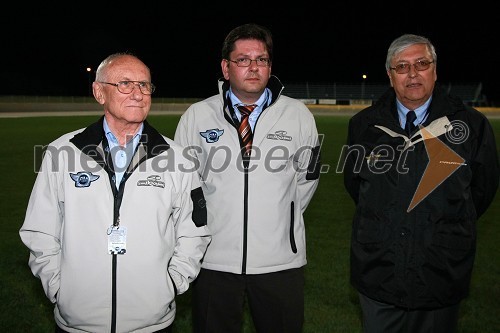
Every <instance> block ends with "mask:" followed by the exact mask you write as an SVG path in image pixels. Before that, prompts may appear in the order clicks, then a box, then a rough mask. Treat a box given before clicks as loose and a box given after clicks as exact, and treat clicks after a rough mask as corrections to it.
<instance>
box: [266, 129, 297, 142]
mask: <svg viewBox="0 0 500 333" xmlns="http://www.w3.org/2000/svg"><path fill="white" fill-rule="evenodd" d="M266 138H267V139H270V140H283V141H292V137H291V136H290V135H286V131H284V130H280V131H276V132H274V133H269V134H268V135H267V136H266Z"/></svg>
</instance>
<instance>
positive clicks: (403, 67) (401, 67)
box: [389, 60, 434, 74]
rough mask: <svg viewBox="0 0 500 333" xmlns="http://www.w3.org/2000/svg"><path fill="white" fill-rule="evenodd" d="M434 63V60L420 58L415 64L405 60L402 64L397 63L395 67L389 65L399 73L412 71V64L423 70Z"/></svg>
mask: <svg viewBox="0 0 500 333" xmlns="http://www.w3.org/2000/svg"><path fill="white" fill-rule="evenodd" d="M432 63H434V61H429V60H419V61H417V62H416V63H414V64H409V63H407V62H403V63H401V64H397V65H396V66H395V67H389V68H390V69H392V70H394V71H395V72H396V73H398V74H406V73H408V72H409V71H410V68H411V66H413V67H415V70H417V71H419V72H421V71H425V70H426V69H428V68H429V67H430V66H431V64H432Z"/></svg>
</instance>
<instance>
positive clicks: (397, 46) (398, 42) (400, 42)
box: [385, 34, 437, 71]
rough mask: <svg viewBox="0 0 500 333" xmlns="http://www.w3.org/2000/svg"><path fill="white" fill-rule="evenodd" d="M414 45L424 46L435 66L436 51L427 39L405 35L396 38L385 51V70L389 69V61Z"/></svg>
mask: <svg viewBox="0 0 500 333" xmlns="http://www.w3.org/2000/svg"><path fill="white" fill-rule="evenodd" d="M415 44H425V46H426V47H427V50H429V52H430V53H431V56H432V61H434V64H436V62H437V54H436V49H435V48H434V45H432V43H431V41H430V40H429V39H428V38H426V37H423V36H418V35H412V34H405V35H402V36H400V37H398V38H396V39H395V40H394V41H393V42H392V43H391V45H390V46H389V49H388V50H387V58H386V59H385V69H386V70H387V71H388V70H389V69H390V67H391V60H392V59H393V58H394V57H395V56H396V55H398V54H399V53H401V52H403V51H404V50H405V49H407V48H408V47H410V46H412V45H415Z"/></svg>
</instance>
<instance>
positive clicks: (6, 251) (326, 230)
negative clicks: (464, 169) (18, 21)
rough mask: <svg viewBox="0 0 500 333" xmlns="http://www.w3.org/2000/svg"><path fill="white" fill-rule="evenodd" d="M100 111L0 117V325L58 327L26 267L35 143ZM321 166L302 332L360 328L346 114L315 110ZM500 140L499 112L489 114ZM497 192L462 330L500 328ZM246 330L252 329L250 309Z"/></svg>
mask: <svg viewBox="0 0 500 333" xmlns="http://www.w3.org/2000/svg"><path fill="white" fill-rule="evenodd" d="M96 119H97V117H96V116H73V117H33V118H3V119H2V120H1V122H0V139H1V141H2V142H3V144H2V146H1V147H0V155H1V156H2V159H1V160H0V175H1V185H2V188H3V190H2V191H1V192H0V212H1V214H2V215H1V219H0V253H2V256H0V299H1V300H2V301H1V302H0V331H1V332H9V333H10V332H23V333H28V332H37V333H38V332H39V333H48V332H50V333H52V332H53V331H54V323H53V306H52V304H50V302H49V301H48V300H47V299H46V298H45V295H44V293H43V289H42V286H41V284H40V282H39V280H37V279H36V278H35V277H33V275H32V274H31V271H30V270H29V267H28V250H27V249H26V248H25V247H24V245H23V244H22V243H21V240H20V238H19V233H18V231H19V228H20V227H21V224H22V223H23V219H24V213H25V210H26V206H27V203H28V198H29V195H30V192H31V188H32V186H33V182H34V180H35V173H34V168H35V166H34V157H33V155H34V148H33V147H34V146H36V145H46V144H48V143H49V142H50V141H52V140H53V139H55V138H56V137H58V136H59V135H61V134H63V133H65V132H69V131H72V130H74V129H77V128H80V127H84V126H86V125H88V124H90V123H91V122H93V121H95V120H96ZM178 119H179V116H156V115H155V116H153V115H152V116H150V118H149V121H150V123H151V124H153V126H155V127H156V128H157V129H158V130H160V132H162V133H164V134H166V135H167V136H169V137H171V138H173V136H174V130H175V126H176V124H177V121H178ZM316 119H317V125H318V129H319V132H320V133H321V134H324V140H323V145H322V161H323V164H324V165H323V168H324V169H323V173H322V175H321V180H320V184H319V187H318V190H317V192H316V194H315V196H314V198H313V200H312V201H311V203H310V206H309V207H308V209H307V211H306V216H305V218H306V226H307V246H308V265H307V266H306V289H305V294H306V307H305V308H306V310H305V320H306V322H305V327H304V332H310V333H320V332H325V333H335V332H346V333H356V332H361V323H360V308H359V304H358V300H357V294H356V292H355V291H354V289H353V288H352V287H351V286H350V284H349V241H350V231H351V218H352V215H353V210H354V205H353V203H352V201H351V200H350V198H349V196H348V195H347V193H346V191H345V190H344V186H343V182H342V175H341V174H338V173H336V172H335V169H336V167H337V161H338V156H339V153H340V149H341V146H342V144H343V143H344V141H345V136H346V129H347V120H348V117H347V116H345V117H344V116H338V117H330V116H317V117H316ZM491 123H492V124H493V126H494V128H495V134H496V139H497V145H498V147H500V142H499V141H500V119H498V118H497V119H491ZM499 216H500V196H499V195H497V197H496V198H495V202H494V203H493V205H492V206H491V207H490V209H489V210H488V212H487V213H486V214H485V215H484V216H483V217H482V218H481V219H480V220H479V222H478V226H477V229H478V249H477V256H476V264H475V269H474V273H473V278H472V285H471V292H470V296H469V297H468V298H467V299H466V300H465V301H464V302H463V303H462V307H461V312H460V321H459V332H461V333H488V332H492V333H493V332H498V331H499V330H500V316H499V313H500V265H499V264H500V262H499V260H498V256H497V251H498V250H497V249H498V247H497V242H498V241H500V223H499V222H500V218H499ZM190 320H191V314H190V291H188V292H187V293H185V294H184V295H181V296H179V297H178V313H177V317H176V320H175V324H174V329H175V332H180V333H187V332H190V327H191V325H190ZM244 332H254V329H253V326H252V324H251V320H250V318H249V316H248V312H247V315H246V322H245V327H244Z"/></svg>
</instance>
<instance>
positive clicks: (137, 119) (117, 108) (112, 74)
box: [92, 55, 151, 126]
mask: <svg viewBox="0 0 500 333" xmlns="http://www.w3.org/2000/svg"><path fill="white" fill-rule="evenodd" d="M119 81H148V82H151V76H150V73H149V69H148V68H147V67H146V65H144V63H142V62H141V61H140V60H138V59H137V58H135V57H132V56H128V55H127V56H122V57H119V58H116V59H114V60H113V61H112V62H111V63H110V64H109V66H108V67H107V69H106V82H110V83H117V82H119ZM92 87H93V91H94V97H95V98H96V100H97V101H98V102H99V103H100V104H102V105H103V106H104V115H105V117H106V120H107V121H108V123H109V124H110V126H113V125H116V126H128V125H137V124H140V123H141V122H143V121H144V119H146V116H147V115H148V113H149V109H150V108H151V95H144V94H143V93H142V92H141V90H140V89H139V86H137V85H135V87H134V90H133V91H132V92H131V93H130V94H123V93H121V92H119V91H118V88H117V87H115V86H113V85H109V84H105V83H99V82H94V83H93V84H92Z"/></svg>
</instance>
